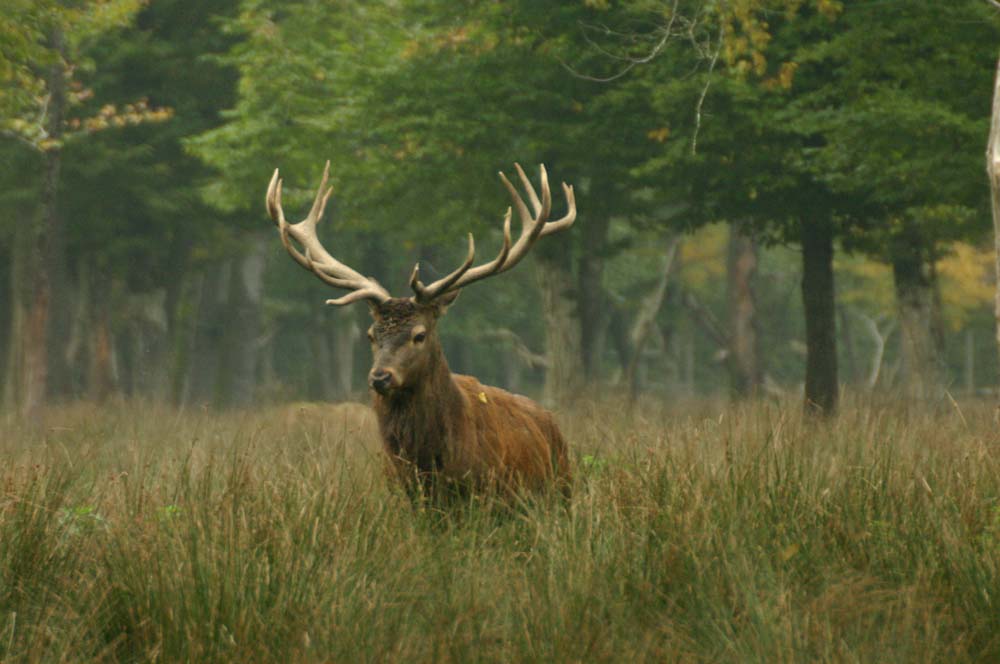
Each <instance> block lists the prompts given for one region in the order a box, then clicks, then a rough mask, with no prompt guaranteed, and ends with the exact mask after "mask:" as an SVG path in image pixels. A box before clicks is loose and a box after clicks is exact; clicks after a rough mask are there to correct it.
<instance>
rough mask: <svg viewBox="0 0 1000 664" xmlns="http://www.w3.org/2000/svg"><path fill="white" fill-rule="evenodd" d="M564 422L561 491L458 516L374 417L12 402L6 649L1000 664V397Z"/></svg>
mask: <svg viewBox="0 0 1000 664" xmlns="http://www.w3.org/2000/svg"><path fill="white" fill-rule="evenodd" d="M560 420H561V421H562V423H563V425H564V430H565V433H566V436H567V438H568V440H569V441H570V444H571V447H572V451H573V455H574V460H575V468H574V471H575V475H576V477H575V486H574V493H573V497H572V499H571V500H570V501H569V502H568V503H567V502H565V501H562V500H559V499H557V498H555V497H547V496H540V497H529V498H526V499H525V500H524V501H523V502H522V503H519V504H515V505H511V504H509V503H502V504H498V503H497V502H496V501H494V500H492V499H490V498H489V497H480V498H473V499H471V500H470V501H469V502H468V503H466V504H463V505H458V506H455V508H454V509H452V510H449V511H448V512H440V511H435V510H432V509H419V508H418V509H415V508H414V507H413V506H412V505H411V503H410V502H409V500H408V499H407V498H406V497H405V495H403V494H402V493H401V492H400V491H398V490H397V489H396V488H394V487H393V486H391V485H389V484H388V483H387V481H386V479H385V477H384V474H383V472H382V467H381V461H380V458H379V455H378V447H377V443H376V442H375V439H374V434H373V432H372V423H371V421H370V418H367V417H365V416H364V415H363V414H361V413H359V412H358V411H356V410H343V409H341V410H336V409H327V408H324V407H316V408H313V409H311V410H310V411H309V412H307V413H300V414H294V413H293V414H292V415H289V413H288V412H287V411H282V410H280V409H277V410H267V411H263V412H256V413H229V414H213V413H205V412H188V413H185V412H177V411H171V410H167V409H163V408H157V407H152V406H148V405H147V406H141V405H132V406H117V407H113V408H105V409H96V408H92V407H86V406H77V407H72V408H63V409H60V410H54V411H52V412H50V413H48V415H47V418H46V421H45V424H44V426H42V427H39V428H27V427H22V426H20V425H17V424H14V423H12V422H8V424H7V425H6V426H5V427H4V430H3V437H2V440H0V460H2V466H0V487H2V493H0V661H2V662H50V661H108V662H147V661H168V662H169V661H191V662H213V661H215V662H235V661H246V662H250V661H253V662H264V661H283V662H308V661H317V662H354V661H396V660H407V661H434V662H444V661H455V662H475V661H505V662H506V661H545V662H552V661H588V662H590V661H630V660H640V661H657V662H660V661H683V662H689V661H704V662H799V661H801V662H821V661H830V662H841V661H907V662H925V661H926V662H934V661H942V660H948V661H950V662H965V661H1000V605H998V602H1000V472H998V471H1000V432H998V429H997V426H996V424H995V423H994V421H993V419H992V412H991V410H990V409H989V408H988V407H986V406H985V405H977V404H965V405H963V406H962V410H961V411H960V410H958V409H956V408H954V407H952V408H950V409H933V408H927V407H914V406H906V405H900V404H871V403H862V402H861V401H858V402H857V403H854V404H849V405H847V406H845V408H844V412H843V413H842V414H841V415H840V416H839V417H838V418H836V419H833V420H832V421H829V422H813V421H809V420H807V419H805V418H804V417H802V416H801V414H800V412H799V408H798V407H797V405H796V404H774V403H756V404H747V405H742V406H738V407H732V406H720V405H717V404H710V403H705V404H688V405H685V406H684V407H680V406H677V407H673V408H641V409H635V410H632V411H631V412H629V411H627V410H626V409H622V408H618V407H616V406H615V405H614V404H596V405H592V406H590V407H587V408H581V409H580V410H579V412H574V413H572V414H568V413H564V414H561V417H560Z"/></svg>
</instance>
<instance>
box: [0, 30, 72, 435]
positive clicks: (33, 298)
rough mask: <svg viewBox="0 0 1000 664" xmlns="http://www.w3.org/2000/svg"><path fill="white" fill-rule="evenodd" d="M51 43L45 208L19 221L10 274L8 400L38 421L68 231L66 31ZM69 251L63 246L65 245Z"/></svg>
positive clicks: (55, 33) (55, 35)
mask: <svg viewBox="0 0 1000 664" xmlns="http://www.w3.org/2000/svg"><path fill="white" fill-rule="evenodd" d="M49 45H50V47H51V48H52V50H53V51H54V52H55V53H56V54H57V56H59V57H57V58H56V61H55V62H53V63H52V65H51V66H50V68H49V71H48V73H47V77H46V78H47V88H48V89H47V92H48V95H49V99H48V105H47V108H46V120H45V130H46V133H47V135H48V138H49V139H50V140H51V143H50V144H49V145H47V146H45V152H44V164H45V172H44V175H43V177H44V182H43V185H42V192H41V209H40V211H39V216H38V219H37V221H36V223H33V224H17V225H16V231H15V233H16V234H17V236H18V237H17V238H15V241H14V252H15V256H14V261H13V262H12V265H13V269H12V272H13V273H12V275H11V295H12V297H11V301H12V302H13V310H12V313H11V332H10V360H9V361H8V374H7V390H6V392H7V400H8V404H9V405H11V406H13V407H14V408H15V409H16V410H17V411H18V412H19V413H20V415H21V416H22V417H25V418H26V419H32V420H33V419H36V417H37V415H38V412H39V410H40V409H41V407H42V406H43V405H44V404H45V401H46V397H47V394H48V382H49V356H48V345H49V329H50V317H51V304H52V298H53V295H52V282H51V279H52V278H53V276H54V275H56V274H58V273H59V271H60V270H62V269H63V263H64V261H63V258H64V257H63V256H61V255H59V253H58V251H59V250H60V249H62V248H63V247H64V245H63V244H62V236H63V235H64V234H63V231H62V227H61V222H60V218H59V208H58V196H59V177H60V171H61V167H62V151H61V147H60V145H59V141H60V140H61V139H62V131H63V114H64V112H65V107H66V72H65V65H64V62H63V58H62V57H61V55H62V54H63V52H64V50H65V45H64V40H63V35H62V32H61V31H59V30H58V29H56V30H54V31H53V32H52V34H51V35H49ZM63 250H64V249H63Z"/></svg>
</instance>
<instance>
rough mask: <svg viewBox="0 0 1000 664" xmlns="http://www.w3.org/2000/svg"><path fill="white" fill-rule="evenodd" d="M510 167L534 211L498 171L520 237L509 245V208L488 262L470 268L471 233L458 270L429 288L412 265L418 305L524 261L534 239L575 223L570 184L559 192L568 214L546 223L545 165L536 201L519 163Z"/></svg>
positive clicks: (473, 252)
mask: <svg viewBox="0 0 1000 664" xmlns="http://www.w3.org/2000/svg"><path fill="white" fill-rule="evenodd" d="M514 167H515V168H516V169H517V174H518V176H519V177H520V178H521V184H523V185H524V189H525V191H526V192H527V193H528V199H529V200H530V201H531V207H532V209H533V210H534V216H532V215H531V213H529V212H528V206H527V205H525V203H524V200H523V199H522V198H521V195H520V194H519V193H517V189H516V188H515V187H514V185H512V184H511V183H510V180H508V179H507V176H506V175H504V174H503V172H501V173H500V179H501V180H503V183H504V186H506V187H507V191H508V192H510V197H511V200H512V201H513V202H514V207H515V208H517V213H518V215H519V216H520V217H521V236H520V237H518V238H517V242H515V243H514V245H513V246H511V243H510V218H511V208H507V214H506V215H504V221H503V246H502V247H501V248H500V253H499V254H497V257H496V258H494V259H493V260H491V261H490V262H488V263H483V264H482V265H478V266H476V267H472V262H473V260H474V259H475V255H476V245H475V241H474V240H473V238H472V233H469V253H468V255H467V256H466V257H465V260H464V261H463V262H462V264H461V265H460V266H459V267H458V269H456V270H455V271H454V272H452V273H451V274H449V275H448V276H446V277H442V278H441V279H438V280H437V281H435V282H434V283H432V284H431V285H429V286H425V285H424V284H423V283H421V282H420V263H417V264H416V265H415V266H413V273H412V274H411V275H410V287H411V288H412V289H413V291H414V293H416V300H417V301H418V302H429V301H431V300H433V299H434V298H436V297H440V296H441V295H444V294H445V293H448V292H450V291H455V290H458V289H460V288H463V287H465V286H468V285H469V284H471V283H472V282H474V281H479V280H480V279H485V278H486V277H491V276H493V275H495V274H500V273H501V272H506V271H507V270H509V269H511V268H512V267H514V266H515V265H517V264H518V263H519V262H520V261H521V259H522V258H524V256H525V255H526V254H527V253H528V251H529V250H530V249H531V247H532V246H533V245H534V244H535V242H536V241H538V238H540V237H544V236H546V235H551V234H552V233H556V232H558V231H561V230H564V229H566V228H569V227H570V226H572V225H573V222H574V221H575V220H576V200H575V199H574V197H573V187H572V186H571V185H567V184H566V183H565V182H563V184H562V187H563V192H564V193H565V194H566V203H567V204H568V205H569V211H568V212H567V213H566V216H564V217H563V218H562V219H559V220H557V221H548V218H549V213H550V212H551V211H552V194H551V192H550V191H549V177H548V174H547V173H546V172H545V165H544V164H542V165H540V166H539V170H540V171H541V181H542V198H541V200H539V199H538V194H536V193H535V188H534V187H532V186H531V181H530V180H529V179H528V176H527V175H525V174H524V171H523V170H522V169H521V166H520V164H514Z"/></svg>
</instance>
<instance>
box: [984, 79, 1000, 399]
mask: <svg viewBox="0 0 1000 664" xmlns="http://www.w3.org/2000/svg"><path fill="white" fill-rule="evenodd" d="M986 172H987V174H988V175H989V179H990V199H991V202H992V209H993V243H994V253H995V257H994V265H995V269H996V277H997V279H996V292H995V294H994V299H993V315H994V319H995V320H994V324H995V330H994V335H995V339H996V344H997V349H998V351H1000V59H998V60H997V72H996V77H995V78H994V81H993V112H992V114H991V117H990V136H989V139H988V141H987V146H986ZM997 357H998V358H1000V352H998V353H997ZM996 369H1000V367H997V368H996ZM998 378H1000V371H997V370H995V371H994V376H993V379H994V382H995V381H996V380H997V379H998Z"/></svg>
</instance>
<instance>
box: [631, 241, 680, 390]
mask: <svg viewBox="0 0 1000 664" xmlns="http://www.w3.org/2000/svg"><path fill="white" fill-rule="evenodd" d="M679 244H680V238H679V237H672V238H670V240H669V241H668V242H667V249H666V252H665V254H664V257H663V265H662V267H661V268H660V278H659V279H658V280H657V282H656V286H655V287H654V288H653V291H652V292H651V293H649V294H648V295H646V297H644V298H643V300H642V303H641V304H640V306H639V312H638V313H637V314H636V318H635V322H634V324H633V325H632V330H631V333H630V334H629V336H630V338H631V339H630V341H631V352H630V354H629V359H628V363H627V364H626V366H625V375H624V376H623V378H624V382H625V385H626V386H628V390H629V402H630V403H635V401H636V399H637V398H638V396H639V388H640V381H639V372H638V367H639V362H640V360H641V359H642V351H643V349H644V348H645V347H646V341H647V340H648V339H649V334H650V332H651V331H652V330H653V327H654V324H655V322H656V316H657V315H658V314H659V313H660V309H661V308H662V307H663V301H664V300H665V299H666V296H667V286H668V285H669V284H670V273H671V272H672V271H673V268H674V258H675V257H676V256H677V247H678V245H679Z"/></svg>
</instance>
